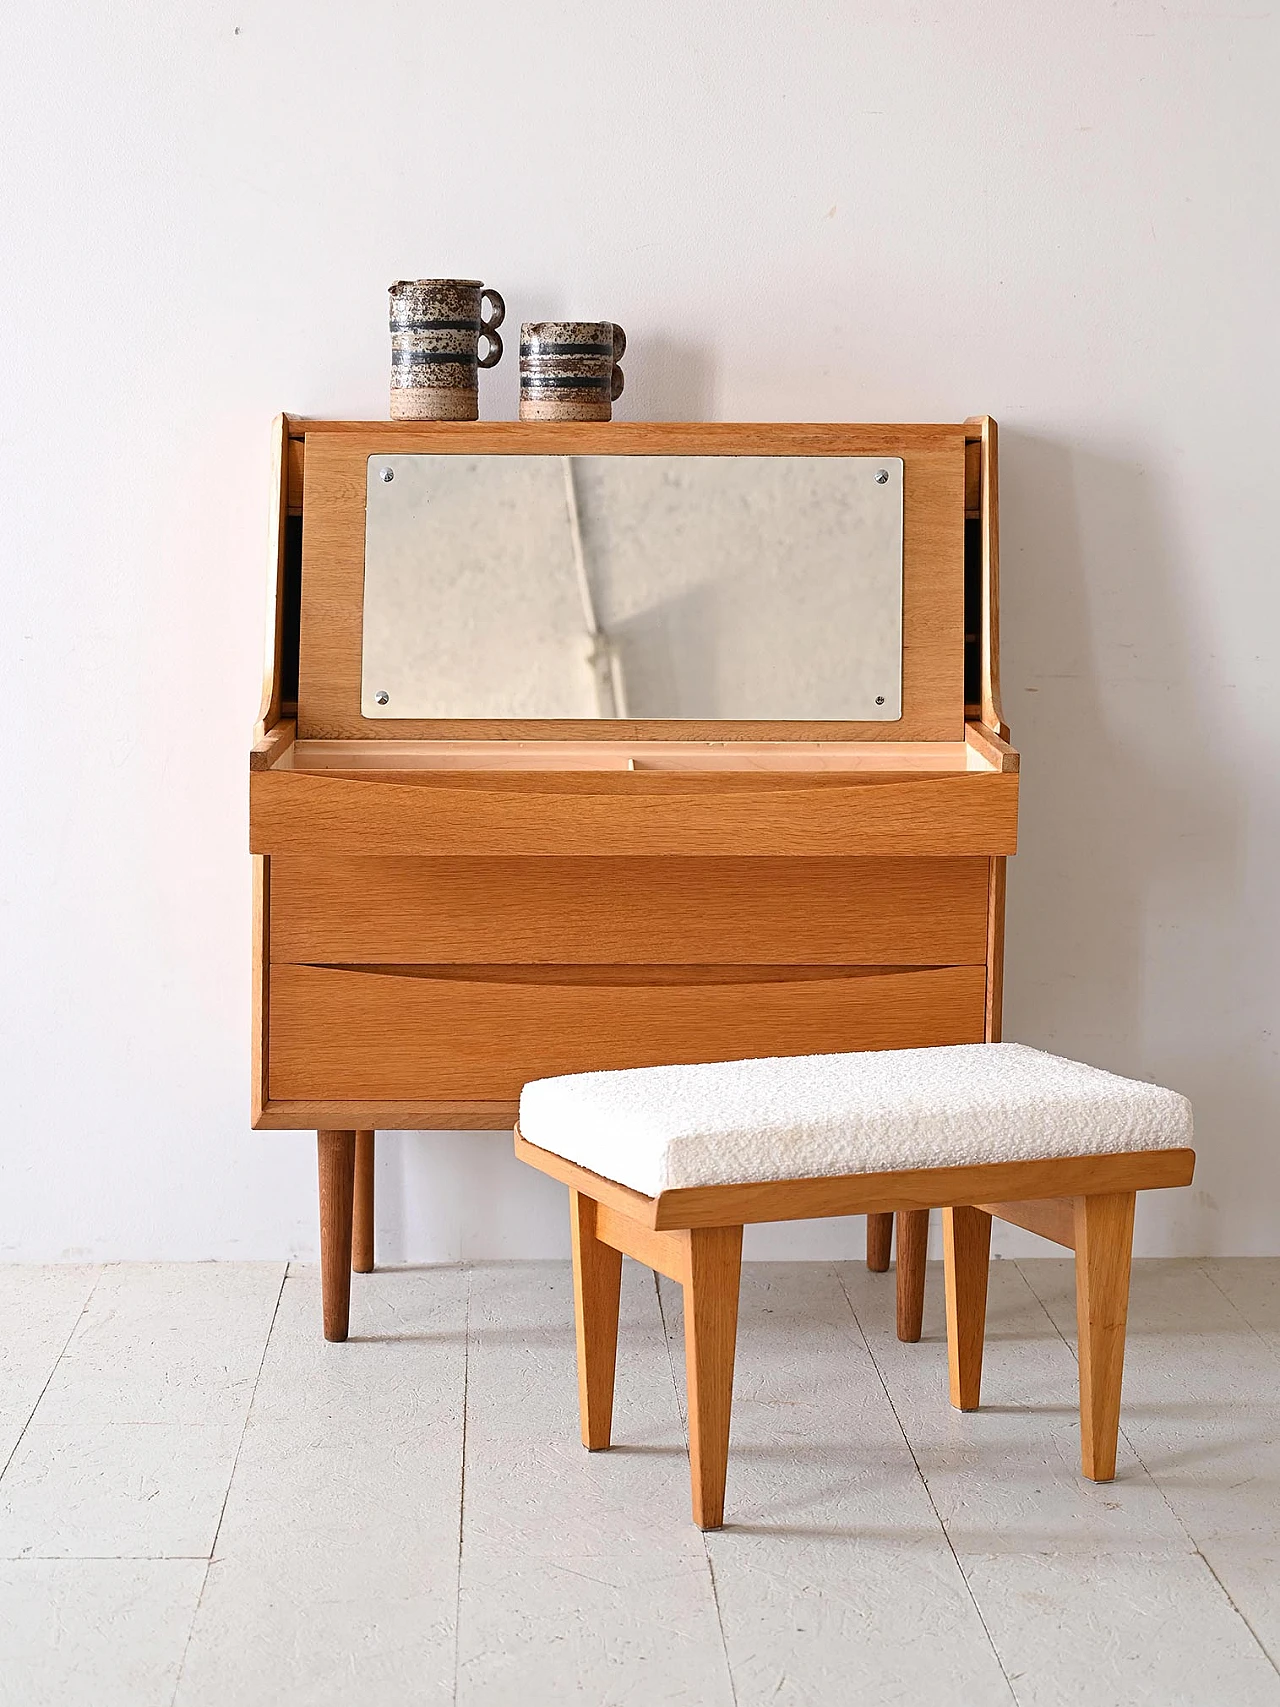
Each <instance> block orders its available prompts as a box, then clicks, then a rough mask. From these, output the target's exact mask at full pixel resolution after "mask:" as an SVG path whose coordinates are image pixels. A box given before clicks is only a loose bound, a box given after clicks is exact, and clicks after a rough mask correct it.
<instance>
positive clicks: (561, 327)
mask: <svg viewBox="0 0 1280 1707" xmlns="http://www.w3.org/2000/svg"><path fill="white" fill-rule="evenodd" d="M626 347H627V335H626V333H625V332H624V331H623V330H622V327H621V326H615V325H614V323H613V322H612V320H535V321H528V320H526V321H525V323H524V325H523V326H522V327H521V328H520V419H521V420H522V421H610V420H612V419H613V405H614V403H615V402H616V401H617V399H618V398H619V397H621V396H622V386H623V378H622V369H621V368H620V367H619V366H618V363H619V362H620V361H621V360H622V357H623V354H624V352H625V350H626Z"/></svg>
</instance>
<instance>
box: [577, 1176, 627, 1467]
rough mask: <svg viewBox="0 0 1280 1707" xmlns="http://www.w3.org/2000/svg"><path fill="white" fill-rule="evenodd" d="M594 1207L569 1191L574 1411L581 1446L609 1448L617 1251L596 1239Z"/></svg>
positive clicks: (619, 1255) (618, 1283)
mask: <svg viewBox="0 0 1280 1707" xmlns="http://www.w3.org/2000/svg"><path fill="white" fill-rule="evenodd" d="M596 1208H597V1206H596V1203H595V1200H594V1199H593V1198H590V1197H584V1196H583V1195H582V1193H581V1192H580V1191H571V1192H570V1193H569V1220H570V1231H571V1233H572V1236H573V1317H574V1325H575V1327H576V1329H577V1336H578V1408H579V1412H580V1414H581V1418H582V1444H583V1445H584V1446H585V1447H587V1448H588V1449H589V1450H590V1451H592V1452H599V1451H602V1450H603V1449H604V1448H605V1447H606V1446H608V1444H609V1441H610V1438H611V1434H612V1429H613V1383H614V1371H615V1368H616V1366H617V1359H618V1306H619V1302H620V1298H621V1292H622V1252H621V1251H615V1250H614V1249H613V1247H612V1246H611V1245H606V1244H603V1243H602V1242H601V1241H600V1240H599V1239H598V1238H597V1237H596Z"/></svg>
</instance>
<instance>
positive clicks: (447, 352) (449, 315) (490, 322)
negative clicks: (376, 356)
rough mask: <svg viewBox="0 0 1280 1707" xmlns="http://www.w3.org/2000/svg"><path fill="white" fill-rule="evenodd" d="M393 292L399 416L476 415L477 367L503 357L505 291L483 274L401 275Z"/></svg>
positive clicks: (394, 403)
mask: <svg viewBox="0 0 1280 1707" xmlns="http://www.w3.org/2000/svg"><path fill="white" fill-rule="evenodd" d="M390 296H391V418H392V420H394V421H474V420H476V419H477V418H478V416H479V413H480V399H479V390H478V387H477V383H476V370H477V368H482V367H493V366H494V365H495V364H496V363H497V362H498V361H499V360H500V359H501V356H502V339H501V338H500V337H499V336H498V327H499V326H501V324H502V319H503V316H504V315H505V314H506V311H507V310H506V304H505V303H504V302H503V300H502V298H501V297H500V296H499V295H498V293H497V291H496V290H486V288H485V287H484V286H483V285H482V284H481V282H480V280H479V279H400V280H399V281H398V282H397V283H396V284H393V285H392V286H391V289H390ZM484 308H487V310H488V318H486V317H485V314H484V313H483V312H482V309H484ZM481 338H483V339H484V340H485V353H484V355H483V357H481V356H480V355H479V353H478V351H479V340H480V339H481Z"/></svg>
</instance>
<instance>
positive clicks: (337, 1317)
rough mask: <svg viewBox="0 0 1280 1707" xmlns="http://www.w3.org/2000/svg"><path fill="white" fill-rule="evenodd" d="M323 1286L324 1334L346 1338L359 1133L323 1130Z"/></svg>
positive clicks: (321, 1189) (321, 1248) (321, 1285)
mask: <svg viewBox="0 0 1280 1707" xmlns="http://www.w3.org/2000/svg"><path fill="white" fill-rule="evenodd" d="M316 1136H317V1138H318V1139H319V1153H320V1289H321V1292H322V1293H323V1295H324V1337H325V1338H326V1339H327V1340H344V1339H346V1337H347V1321H348V1317H349V1314H350V1310H351V1202H352V1198H353V1197H354V1195H355V1175H356V1135H355V1133H354V1132H319V1133H317V1134H316Z"/></svg>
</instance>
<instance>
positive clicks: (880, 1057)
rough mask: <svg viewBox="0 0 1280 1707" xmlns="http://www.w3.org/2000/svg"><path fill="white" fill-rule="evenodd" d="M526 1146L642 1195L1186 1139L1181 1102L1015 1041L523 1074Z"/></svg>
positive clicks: (1166, 1146)
mask: <svg viewBox="0 0 1280 1707" xmlns="http://www.w3.org/2000/svg"><path fill="white" fill-rule="evenodd" d="M520 1131H521V1133H522V1134H523V1136H524V1137H525V1138H526V1139H527V1140H528V1141H529V1143H531V1144H536V1145H538V1146H539V1147H540V1148H541V1149H544V1150H550V1151H551V1152H552V1153H553V1154H554V1155H557V1156H563V1157H565V1158H566V1159H567V1160H568V1161H571V1162H577V1163H578V1164H579V1166H580V1167H584V1168H590V1170H591V1171H592V1172H593V1173H597V1174H602V1175H603V1176H604V1177H605V1178H606V1179H610V1180H615V1181H617V1182H618V1183H619V1184H620V1185H627V1186H630V1187H631V1188H632V1189H633V1190H634V1191H642V1192H644V1193H645V1195H646V1196H648V1197H654V1196H656V1195H657V1194H658V1192H660V1191H669V1190H673V1189H675V1188H676V1187H679V1186H693V1185H734V1184H739V1183H743V1182H746V1181H748V1180H776V1179H814V1178H819V1177H821V1176H823V1175H830V1174H864V1173H865V1174H875V1173H890V1172H893V1171H895V1170H897V1169H905V1168H946V1167H958V1166H963V1165H965V1164H969V1163H976V1162H1008V1161H1038V1160H1040V1159H1042V1158H1044V1157H1050V1156H1097V1155H1105V1154H1107V1153H1108V1152H1118V1151H1124V1150H1174V1149H1179V1148H1181V1147H1182V1146H1183V1145H1187V1144H1190V1142H1191V1104H1190V1103H1189V1102H1188V1101H1187V1099H1186V1098H1185V1097H1183V1096H1179V1095H1178V1093H1177V1092H1176V1091H1167V1090H1163V1089H1161V1087H1160V1086H1159V1085H1148V1084H1144V1083H1142V1082H1141V1081H1140V1080H1137V1079H1122V1078H1119V1077H1117V1075H1116V1074H1114V1073H1104V1072H1102V1071H1101V1070H1100V1069H1099V1068H1097V1067H1086V1066H1084V1065H1082V1064H1081V1063H1080V1062H1079V1061H1064V1060H1063V1059H1062V1058H1061V1057H1060V1056H1058V1055H1046V1054H1044V1053H1043V1052H1042V1051H1041V1050H1039V1049H1029V1048H1027V1047H1026V1046H1025V1045H1024V1044H1021V1043H964V1044H959V1045H956V1046H954V1047H951V1048H945V1049H883V1050H865V1051H859V1052H858V1053H857V1054H850V1055H796V1056H779V1057H775V1058H773V1059H769V1060H762V1061H715V1062H709V1063H706V1064H700V1065H697V1066H686V1067H633V1068H629V1069H627V1070H625V1071H622V1072H613V1073H573V1074H569V1075H566V1076H565V1077H563V1078H558V1079H535V1080H534V1081H533V1083H532V1084H528V1085H526V1086H525V1087H524V1090H523V1092H522V1093H521V1096H520Z"/></svg>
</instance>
